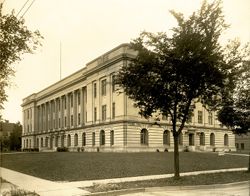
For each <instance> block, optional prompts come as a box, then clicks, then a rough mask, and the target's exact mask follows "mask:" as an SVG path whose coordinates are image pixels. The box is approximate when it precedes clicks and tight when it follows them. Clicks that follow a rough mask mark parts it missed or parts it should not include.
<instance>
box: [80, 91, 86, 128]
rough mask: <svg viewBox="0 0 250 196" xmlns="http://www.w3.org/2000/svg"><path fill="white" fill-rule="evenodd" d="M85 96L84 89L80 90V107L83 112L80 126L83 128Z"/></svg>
mask: <svg viewBox="0 0 250 196" xmlns="http://www.w3.org/2000/svg"><path fill="white" fill-rule="evenodd" d="M83 96H84V94H83V88H80V107H81V112H80V124H81V126H83V125H84V123H85V122H84V116H85V115H84V110H83V108H84V101H83V100H84V97H83Z"/></svg>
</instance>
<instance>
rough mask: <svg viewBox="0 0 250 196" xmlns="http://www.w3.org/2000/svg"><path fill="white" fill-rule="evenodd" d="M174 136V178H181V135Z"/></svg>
mask: <svg viewBox="0 0 250 196" xmlns="http://www.w3.org/2000/svg"><path fill="white" fill-rule="evenodd" d="M173 136H174V178H175V179H179V178H180V164H179V141H178V138H179V135H178V134H177V133H174V134H173Z"/></svg>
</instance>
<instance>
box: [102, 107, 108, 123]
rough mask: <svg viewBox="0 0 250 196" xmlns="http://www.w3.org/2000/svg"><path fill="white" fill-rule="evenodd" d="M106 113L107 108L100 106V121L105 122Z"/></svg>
mask: <svg viewBox="0 0 250 196" xmlns="http://www.w3.org/2000/svg"><path fill="white" fill-rule="evenodd" d="M106 111H107V106H106V105H103V106H102V121H105V120H106Z"/></svg>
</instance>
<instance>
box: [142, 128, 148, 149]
mask: <svg viewBox="0 0 250 196" xmlns="http://www.w3.org/2000/svg"><path fill="white" fill-rule="evenodd" d="M141 144H143V145H148V130H147V129H142V130H141Z"/></svg>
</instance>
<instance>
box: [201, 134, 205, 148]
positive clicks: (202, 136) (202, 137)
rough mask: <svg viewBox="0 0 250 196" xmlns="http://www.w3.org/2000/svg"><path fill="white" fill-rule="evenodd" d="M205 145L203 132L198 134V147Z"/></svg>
mask: <svg viewBox="0 0 250 196" xmlns="http://www.w3.org/2000/svg"><path fill="white" fill-rule="evenodd" d="M204 145H205V134H204V133H203V132H201V133H200V146H204Z"/></svg>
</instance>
